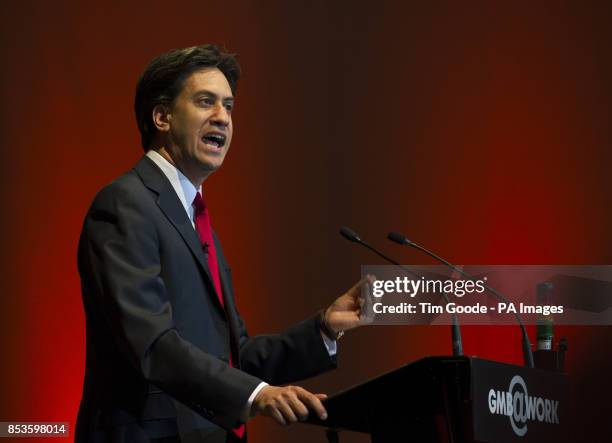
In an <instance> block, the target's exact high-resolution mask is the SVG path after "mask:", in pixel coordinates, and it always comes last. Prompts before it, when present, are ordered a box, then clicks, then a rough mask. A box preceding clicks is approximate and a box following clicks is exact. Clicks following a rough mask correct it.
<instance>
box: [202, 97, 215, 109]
mask: <svg viewBox="0 0 612 443" xmlns="http://www.w3.org/2000/svg"><path fill="white" fill-rule="evenodd" d="M214 104H215V100H214V99H213V98H212V97H200V98H199V99H198V105H200V106H203V107H208V106H213V105H214Z"/></svg>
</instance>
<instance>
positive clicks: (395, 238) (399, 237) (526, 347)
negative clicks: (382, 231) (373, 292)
mask: <svg viewBox="0 0 612 443" xmlns="http://www.w3.org/2000/svg"><path fill="white" fill-rule="evenodd" d="M387 238H388V239H389V240H391V241H392V242H395V243H398V244H400V245H402V246H409V247H412V248H415V249H418V250H419V251H421V252H423V253H425V254H427V255H429V256H430V257H432V258H434V259H435V260H437V261H439V262H441V263H443V264H444V265H446V266H448V267H449V268H450V269H452V270H453V271H455V272H458V273H459V274H461V275H462V276H464V277H465V278H467V279H468V280H471V281H475V280H476V279H475V278H474V277H473V276H471V275H470V274H468V273H467V272H465V271H464V270H463V269H460V268H458V267H457V266H455V265H453V264H452V263H450V262H448V261H446V260H444V259H443V258H442V257H440V256H438V255H436V254H434V253H433V252H431V251H430V250H429V249H426V248H424V247H423V246H421V245H419V244H417V243H415V242H413V241H410V240H408V239H407V238H406V236H404V235H403V234H400V233H398V232H389V234H388V235H387ZM483 286H484V288H485V289H486V290H487V291H489V292H490V293H491V294H493V295H494V296H495V297H497V299H498V300H501V301H502V302H504V303H507V304H510V301H509V300H508V299H507V298H506V297H505V296H504V295H503V294H502V293H501V292H499V291H497V290H496V289H494V288H492V287H491V286H489V285H488V284H486V283H484V282H483ZM513 314H514V317H515V318H516V321H517V322H518V324H519V326H520V327H521V332H522V334H523V341H522V345H523V360H524V362H525V366H527V367H528V368H533V367H534V364H533V352H532V350H531V342H530V341H529V336H528V335H527V329H525V324H524V323H523V321H522V320H521V318H520V317H519V316H518V314H517V313H516V312H513Z"/></svg>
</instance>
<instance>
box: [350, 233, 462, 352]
mask: <svg viewBox="0 0 612 443" xmlns="http://www.w3.org/2000/svg"><path fill="white" fill-rule="evenodd" d="M340 235H342V237H344V238H345V239H347V240H348V241H350V242H353V243H357V244H360V245H361V246H363V247H365V248H367V249H369V250H370V251H372V252H374V253H375V254H376V255H378V256H379V257H381V258H382V259H383V260H385V261H387V262H389V263H391V264H393V265H395V266H397V267H399V268H400V269H401V270H402V271H404V272H406V273H408V274H410V275H412V276H413V277H416V278H419V276H418V275H417V274H415V273H414V272H413V271H412V270H410V269H409V268H407V267H406V266H403V265H401V264H399V263H398V262H397V261H395V260H393V259H392V258H390V257H387V256H386V255H385V254H383V253H382V252H380V251H379V250H378V249H376V248H374V247H373V246H370V245H369V244H368V243H366V242H365V241H363V240H362V239H361V237H359V235H357V233H356V232H355V231H353V230H352V229H351V228H349V227H347V226H342V227H341V228H340ZM442 297H444V301H445V302H446V303H447V304H448V303H450V300H449V299H448V296H447V295H446V294H445V293H444V292H443V293H442ZM451 318H452V325H451V334H452V347H453V356H454V357H461V356H462V355H463V340H462V339H461V329H460V328H459V320H458V318H457V314H455V313H453V314H451Z"/></svg>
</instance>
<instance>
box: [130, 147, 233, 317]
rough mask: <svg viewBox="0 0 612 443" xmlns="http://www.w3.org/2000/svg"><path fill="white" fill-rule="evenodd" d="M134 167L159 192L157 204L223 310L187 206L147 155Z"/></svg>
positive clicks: (149, 186) (216, 303)
mask: <svg viewBox="0 0 612 443" xmlns="http://www.w3.org/2000/svg"><path fill="white" fill-rule="evenodd" d="M134 169H135V170H136V172H137V173H138V175H139V176H140V178H141V179H142V181H143V183H144V184H145V186H147V187H148V188H149V189H151V190H152V191H154V192H155V193H157V194H158V197H157V205H158V206H159V208H160V209H161V211H162V212H163V213H164V215H165V216H166V217H167V218H168V220H169V221H170V223H172V225H173V226H174V227H175V228H176V230H177V231H178V233H179V234H180V236H181V237H182V238H183V240H184V241H185V243H186V244H187V246H188V247H189V249H190V250H191V253H192V254H193V255H194V257H195V259H196V261H197V262H198V264H199V265H200V268H201V270H202V271H203V272H204V274H205V275H206V278H207V280H208V283H209V284H208V290H209V292H210V296H211V298H212V299H213V303H215V305H216V306H217V307H218V308H219V309H221V310H223V306H221V302H220V301H219V297H218V296H217V292H216V290H215V285H214V284H213V281H212V278H211V276H210V270H209V269H208V264H207V262H206V256H205V255H204V251H203V250H202V244H201V243H200V239H199V238H198V234H197V232H196V231H195V229H193V225H192V224H191V221H190V220H189V217H187V214H186V213H185V208H184V207H183V204H182V203H181V201H180V200H179V198H178V196H177V195H176V192H175V191H174V188H173V187H172V185H171V184H170V181H168V179H167V178H166V176H165V175H164V173H163V172H162V171H161V170H159V168H158V167H157V165H155V163H154V162H153V161H152V160H151V159H149V158H148V157H146V156H144V157H142V158H141V160H140V161H139V162H138V163H137V164H136V166H135V167H134Z"/></svg>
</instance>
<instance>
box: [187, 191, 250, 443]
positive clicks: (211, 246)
mask: <svg viewBox="0 0 612 443" xmlns="http://www.w3.org/2000/svg"><path fill="white" fill-rule="evenodd" d="M193 208H194V222H195V228H196V231H197V233H198V235H199V236H200V242H201V243H202V246H203V248H204V253H205V254H206V261H207V263H208V270H209V271H210V276H211V277H212V281H213V284H214V286H215V290H216V291H217V296H218V297H219V302H220V303H221V306H223V307H225V304H224V303H223V293H222V292H221V278H220V277H219V263H218V262H217V249H216V248H215V242H214V240H213V233H212V227H211V225H210V214H209V213H208V208H207V207H206V203H204V199H203V198H202V194H200V193H199V192H198V193H197V194H196V196H195V198H194V199H193ZM230 366H232V367H233V366H234V356H233V355H231V353H230ZM244 430H245V425H240V427H238V428H236V429H232V432H234V434H236V435H237V436H238V438H242V436H243V435H244Z"/></svg>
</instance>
